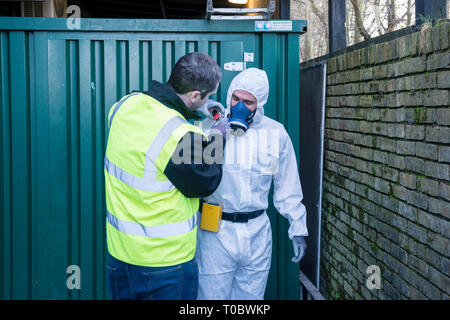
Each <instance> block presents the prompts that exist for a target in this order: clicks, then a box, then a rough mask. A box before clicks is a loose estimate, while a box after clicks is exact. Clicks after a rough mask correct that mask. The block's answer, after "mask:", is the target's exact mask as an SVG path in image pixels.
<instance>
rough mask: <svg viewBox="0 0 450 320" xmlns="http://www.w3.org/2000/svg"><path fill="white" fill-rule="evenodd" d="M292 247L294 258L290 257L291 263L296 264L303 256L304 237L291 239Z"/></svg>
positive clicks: (304, 248) (304, 247)
mask: <svg viewBox="0 0 450 320" xmlns="http://www.w3.org/2000/svg"><path fill="white" fill-rule="evenodd" d="M292 246H293V247H294V256H293V257H292V262H294V263H297V262H299V261H300V260H302V258H303V256H304V255H305V250H306V247H307V246H306V241H305V237H300V236H295V237H294V238H293V239H292Z"/></svg>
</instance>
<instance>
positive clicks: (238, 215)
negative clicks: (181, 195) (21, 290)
mask: <svg viewBox="0 0 450 320" xmlns="http://www.w3.org/2000/svg"><path fill="white" fill-rule="evenodd" d="M204 202H205V201H204V200H203V199H200V208H199V210H200V212H201V211H202V206H203V203H204ZM263 213H264V209H261V210H256V211H251V212H235V213H228V212H222V220H227V221H231V222H240V223H247V222H248V220H251V219H254V218H256V217H259V216H260V215H261V214H263Z"/></svg>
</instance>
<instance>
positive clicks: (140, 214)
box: [104, 93, 204, 267]
mask: <svg viewBox="0 0 450 320" xmlns="http://www.w3.org/2000/svg"><path fill="white" fill-rule="evenodd" d="M108 120H109V126H110V131H109V137H108V145H107V149H106V156H105V170H104V171H105V191H106V209H107V212H106V215H107V219H106V231H107V244H108V251H109V253H110V254H111V255H112V256H113V257H115V258H116V259H118V260H121V261H124V262H127V263H129V264H134V265H139V266H149V267H162V266H171V265H176V264H180V263H183V262H186V261H189V260H191V259H193V258H194V254H195V247H196V243H197V219H198V208H199V199H198V198H187V197H185V196H184V195H183V194H182V193H181V192H180V191H179V190H178V189H176V188H175V186H174V185H173V184H172V183H171V182H170V181H169V179H168V178H167V177H166V175H165V174H164V169H165V168H166V165H167V163H168V162H169V160H170V158H171V156H172V153H173V152H174V151H175V149H176V147H177V144H178V142H179V141H180V140H181V138H182V137H183V136H184V135H185V134H186V133H188V132H189V131H191V132H197V133H199V134H202V135H204V133H203V131H202V130H201V129H199V128H197V127H195V126H193V125H191V124H190V123H189V122H187V121H186V119H185V118H184V117H183V116H182V115H181V114H180V113H179V112H177V111H175V110H173V109H170V108H167V107H166V106H164V105H163V104H162V103H160V102H159V101H157V100H156V99H154V98H152V97H151V96H149V95H146V94H143V93H132V94H130V95H127V96H125V97H123V98H122V99H121V100H120V101H118V102H117V103H116V104H115V105H114V106H113V107H112V108H111V110H110V112H109V117H108Z"/></svg>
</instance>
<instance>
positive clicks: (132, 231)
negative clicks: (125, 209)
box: [106, 211, 199, 238]
mask: <svg viewBox="0 0 450 320" xmlns="http://www.w3.org/2000/svg"><path fill="white" fill-rule="evenodd" d="M106 214H107V218H108V222H109V223H110V224H111V225H112V226H113V227H114V228H116V229H117V230H119V231H120V232H123V233H126V234H129V235H134V236H143V237H148V238H165V237H172V236H177V235H180V234H185V233H188V232H190V231H191V230H192V229H194V227H195V226H196V225H197V221H198V215H199V212H198V211H197V213H195V214H194V215H193V216H192V217H191V218H190V219H188V220H186V221H181V222H176V223H169V224H164V225H157V226H151V227H145V226H143V225H141V224H140V223H137V222H133V221H123V220H119V219H117V218H116V217H115V216H114V215H113V214H112V213H110V212H109V211H106Z"/></svg>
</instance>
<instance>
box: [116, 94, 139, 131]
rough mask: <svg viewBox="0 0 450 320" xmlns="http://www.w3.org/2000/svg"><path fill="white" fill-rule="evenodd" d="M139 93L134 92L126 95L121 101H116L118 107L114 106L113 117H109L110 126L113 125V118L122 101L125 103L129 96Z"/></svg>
mask: <svg viewBox="0 0 450 320" xmlns="http://www.w3.org/2000/svg"><path fill="white" fill-rule="evenodd" d="M137 94H139V92H135V93H132V94H130V95H128V96H126V97H125V98H123V99H122V100H120V101H119V102H117V103H116V107H115V108H114V111H113V113H112V115H111V118H110V119H109V126H111V123H112V121H113V118H114V116H115V115H116V113H117V111H119V108H120V106H121V105H122V103H124V102H125V101H126V100H127V99H128V98H129V97H132V96H135V95H137Z"/></svg>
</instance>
